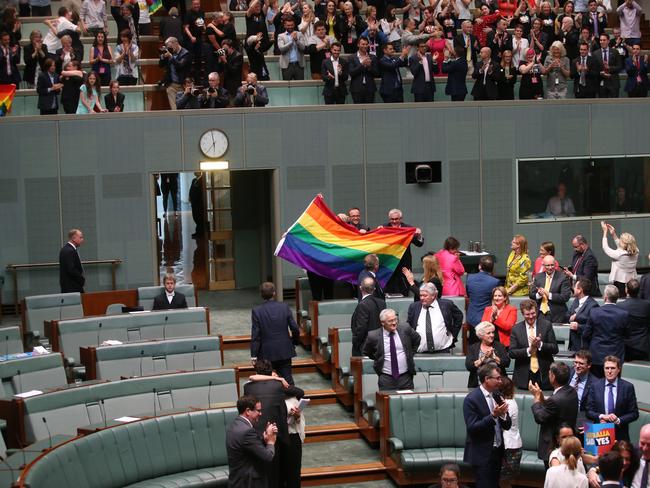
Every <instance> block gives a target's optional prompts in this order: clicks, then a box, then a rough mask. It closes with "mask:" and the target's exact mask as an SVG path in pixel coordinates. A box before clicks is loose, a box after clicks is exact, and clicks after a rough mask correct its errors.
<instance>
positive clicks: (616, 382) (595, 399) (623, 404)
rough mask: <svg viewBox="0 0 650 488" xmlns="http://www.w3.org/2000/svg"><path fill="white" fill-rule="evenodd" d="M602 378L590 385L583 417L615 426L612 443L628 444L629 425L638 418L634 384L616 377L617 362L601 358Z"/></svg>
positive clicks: (618, 364)
mask: <svg viewBox="0 0 650 488" xmlns="http://www.w3.org/2000/svg"><path fill="white" fill-rule="evenodd" d="M604 370H605V378H604V379H602V378H601V379H599V380H597V381H596V382H594V387H593V389H592V390H591V393H590V395H589V398H588V399H587V418H588V419H589V420H591V421H593V422H601V423H603V422H611V423H613V424H616V440H617V441H629V440H630V432H629V428H628V426H629V424H631V423H632V422H634V421H635V420H636V419H638V418H639V407H638V406H637V403H636V393H635V391H634V385H633V384H632V383H630V382H628V381H625V380H624V379H622V378H620V377H619V374H620V373H621V360H620V359H619V358H617V357H616V356H605V359H604Z"/></svg>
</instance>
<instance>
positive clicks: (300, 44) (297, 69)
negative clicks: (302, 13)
mask: <svg viewBox="0 0 650 488" xmlns="http://www.w3.org/2000/svg"><path fill="white" fill-rule="evenodd" d="M282 23H283V25H284V29H285V32H283V33H282V34H278V49H279V50H280V61H279V64H280V69H281V70H282V79H283V80H285V81H289V80H304V79H305V48H306V47H307V39H306V38H305V35H304V34H303V33H302V32H300V31H297V30H296V21H295V19H294V18H293V17H292V16H291V15H287V16H286V17H284V16H283V17H282Z"/></svg>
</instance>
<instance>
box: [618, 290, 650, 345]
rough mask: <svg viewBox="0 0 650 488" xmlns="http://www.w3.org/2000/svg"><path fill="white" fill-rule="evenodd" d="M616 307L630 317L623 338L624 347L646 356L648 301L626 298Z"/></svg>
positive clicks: (648, 340) (649, 310) (649, 338)
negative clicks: (625, 334) (625, 335)
mask: <svg viewBox="0 0 650 488" xmlns="http://www.w3.org/2000/svg"><path fill="white" fill-rule="evenodd" d="M616 305H617V306H618V307H620V308H622V309H623V310H626V311H627V313H628V314H629V315H630V322H629V324H630V325H629V328H628V331H627V337H626V338H625V346H626V347H627V348H628V349H634V350H636V351H639V352H640V353H642V354H645V355H646V356H647V354H648V351H650V337H649V334H648V327H649V326H650V301H647V300H643V299H641V298H636V297H634V298H631V297H628V298H626V299H625V300H623V301H621V302H618V303H617V304H616Z"/></svg>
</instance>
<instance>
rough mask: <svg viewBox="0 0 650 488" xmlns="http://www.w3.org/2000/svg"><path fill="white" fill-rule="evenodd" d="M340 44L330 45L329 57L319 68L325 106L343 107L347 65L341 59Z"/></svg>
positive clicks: (345, 93) (346, 91)
mask: <svg viewBox="0 0 650 488" xmlns="http://www.w3.org/2000/svg"><path fill="white" fill-rule="evenodd" d="M341 49H342V48H341V43H340V42H338V41H336V42H332V43H331V44H330V56H329V58H327V57H326V58H325V59H324V60H323V65H322V66H321V76H322V80H323V81H324V82H325V84H324V85H323V98H324V99H325V105H343V104H344V103H345V97H346V95H347V94H348V90H347V88H346V86H345V83H346V82H347V81H348V63H347V61H346V60H345V59H343V58H341Z"/></svg>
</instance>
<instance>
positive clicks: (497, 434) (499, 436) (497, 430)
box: [487, 393, 503, 447]
mask: <svg viewBox="0 0 650 488" xmlns="http://www.w3.org/2000/svg"><path fill="white" fill-rule="evenodd" d="M487 398H488V406H489V407H490V412H492V411H493V410H494V398H493V397H492V394H491V393H490V395H489V396H488V397H487ZM494 420H495V424H494V445H495V446H496V447H499V446H501V443H502V442H503V433H502V432H501V424H500V423H499V419H494Z"/></svg>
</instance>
